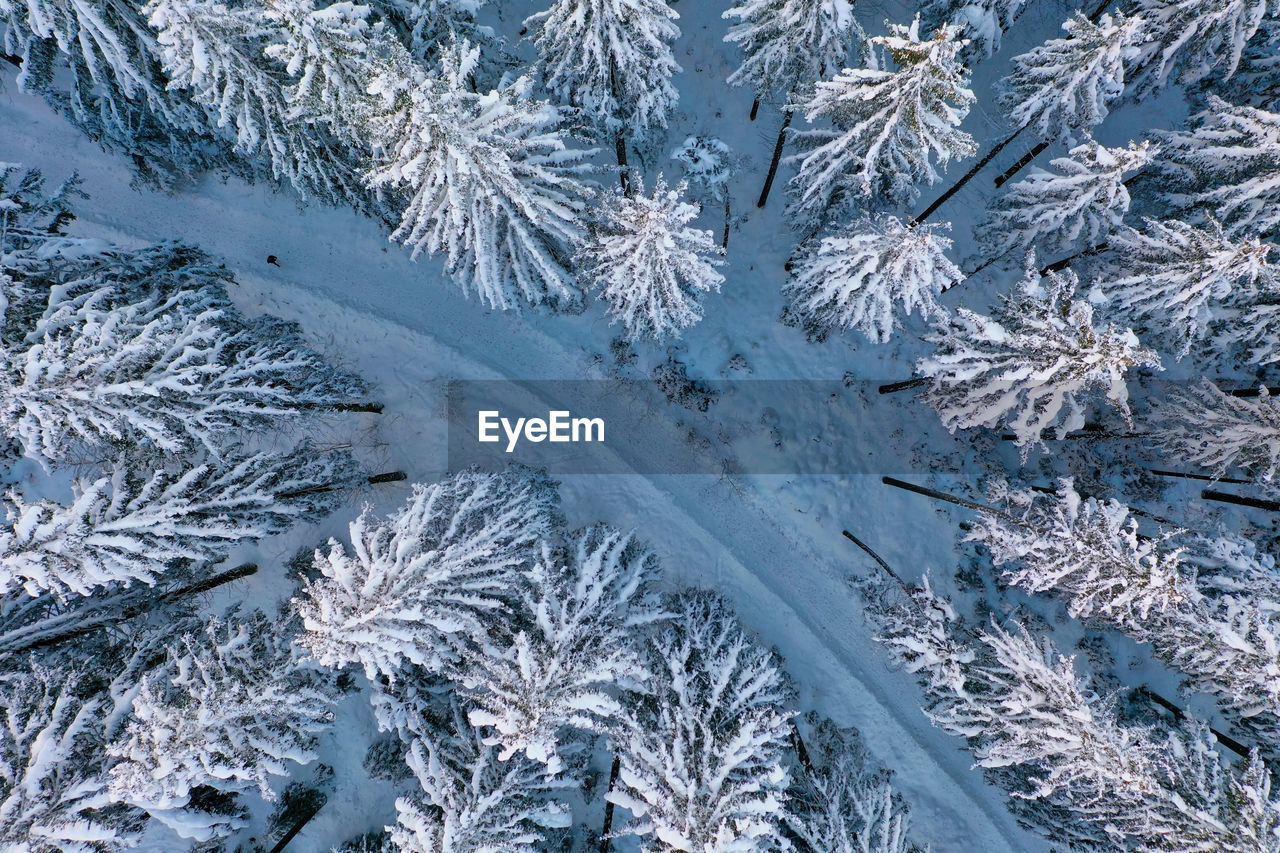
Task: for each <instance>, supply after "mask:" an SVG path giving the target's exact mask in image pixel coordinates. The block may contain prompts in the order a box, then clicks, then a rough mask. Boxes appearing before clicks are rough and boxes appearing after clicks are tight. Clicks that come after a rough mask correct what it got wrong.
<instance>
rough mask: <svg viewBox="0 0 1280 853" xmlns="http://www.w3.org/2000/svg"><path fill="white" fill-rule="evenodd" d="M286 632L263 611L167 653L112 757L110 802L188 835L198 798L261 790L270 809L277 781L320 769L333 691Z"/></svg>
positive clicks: (216, 624)
mask: <svg viewBox="0 0 1280 853" xmlns="http://www.w3.org/2000/svg"><path fill="white" fill-rule="evenodd" d="M282 627H283V626H281V625H280V624H279V623H276V622H273V621H272V620H270V619H268V618H267V617H266V616H265V615H264V614H262V613H261V612H260V611H254V612H252V613H249V614H246V615H243V616H241V615H239V614H231V615H230V616H229V618H226V619H218V618H215V619H213V620H211V621H210V622H209V623H208V624H207V626H206V627H205V630H204V632H203V635H202V636H201V635H190V634H188V635H186V636H183V637H182V638H181V639H180V640H179V641H178V642H177V643H176V644H175V645H174V646H173V647H172V648H171V649H170V651H169V659H168V662H167V663H166V664H165V666H164V667H163V668H162V669H161V670H158V671H156V672H154V673H151V674H149V675H147V676H146V677H145V678H144V679H143V680H142V682H141V685H140V688H139V690H138V692H137V695H136V697H135V698H134V699H133V720H132V721H131V722H130V723H129V725H128V727H127V729H126V730H125V732H124V734H123V736H122V737H121V738H120V739H119V740H117V741H116V742H115V743H113V744H112V745H111V746H110V748H109V750H108V751H109V752H110V754H111V755H112V756H115V757H116V758H118V759H120V760H119V762H118V763H117V764H116V765H115V766H114V767H113V768H112V769H111V784H110V794H111V796H112V798H113V799H115V800H116V801H119V802H126V803H129V804H131V805H133V806H136V807H139V808H142V809H145V810H146V811H147V812H148V813H150V814H151V815H152V817H154V818H156V819H157V820H160V821H161V822H165V823H168V824H170V825H171V826H172V827H173V828H175V829H177V830H178V831H179V832H180V833H181V832H182V831H183V829H184V827H185V823H186V821H185V820H184V818H183V816H182V815H181V812H182V810H183V809H184V807H185V806H187V805H189V804H190V802H191V796H192V789H193V788H196V787H198V786H201V785H208V786H212V787H214V788H216V789H218V790H220V791H236V792H238V791H245V790H253V789H256V790H257V791H258V793H259V794H260V795H261V796H262V797H263V798H264V799H267V800H272V799H274V798H275V794H274V793H273V792H272V790H271V788H270V787H269V782H270V779H271V777H272V776H287V775H289V773H290V765H293V764H308V763H310V762H312V761H314V760H315V758H316V753H315V746H316V735H317V733H319V732H321V731H323V730H325V729H326V728H327V727H328V725H329V723H330V722H331V721H332V719H333V712H332V706H333V704H334V703H335V702H336V699H337V697H336V691H335V690H334V688H333V687H332V685H331V683H330V681H329V680H328V678H327V677H326V676H324V675H322V674H320V673H318V672H316V671H314V670H308V669H305V668H302V667H300V666H299V665H298V664H297V663H296V662H295V661H294V659H293V653H292V649H291V645H290V637H289V635H288V633H287V631H282V630H281V628H282ZM171 815H172V817H171Z"/></svg>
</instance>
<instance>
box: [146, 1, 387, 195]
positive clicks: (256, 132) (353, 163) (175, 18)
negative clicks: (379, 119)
mask: <svg viewBox="0 0 1280 853" xmlns="http://www.w3.org/2000/svg"><path fill="white" fill-rule="evenodd" d="M264 10H265V7H264V6H261V5H257V4H251V5H230V6H229V5H227V4H225V3H222V2H218V0H213V1H212V2H210V0H152V2H150V3H148V4H147V5H146V7H145V9H144V11H145V14H146V15H147V19H148V21H149V22H150V24H151V26H152V27H153V28H154V29H155V31H156V33H157V38H158V40H159V43H160V48H161V57H162V60H163V65H164V69H165V72H166V73H167V75H168V77H169V80H170V85H171V86H173V87H175V88H181V89H185V90H189V97H190V98H191V99H192V100H193V101H194V102H195V103H197V104H202V105H204V106H206V107H208V108H209V110H210V111H211V112H212V113H213V114H214V115H215V116H216V117H217V121H218V123H219V125H220V126H224V127H230V128H231V129H233V130H234V132H235V140H236V148H237V150H239V151H240V152H242V153H243V154H245V155H246V156H249V157H260V158H262V159H263V160H265V161H267V162H268V163H270V165H271V174H272V176H273V177H274V178H275V179H276V180H278V181H282V182H285V183H288V184H289V185H291V186H292V187H293V188H294V189H295V190H296V191H297V192H298V193H300V194H301V195H302V196H303V197H304V198H316V199H319V200H321V201H323V202H326V203H328V204H342V205H352V206H354V207H356V208H358V209H362V210H373V209H374V204H373V202H372V200H371V199H370V198H369V196H368V194H367V192H366V190H365V188H364V187H363V185H362V181H361V172H362V171H363V170H364V168H365V164H364V160H365V157H364V156H363V154H362V153H361V152H359V151H358V150H355V149H352V148H349V147H348V146H345V145H343V144H342V143H340V142H338V141H337V140H336V139H334V138H333V137H332V136H330V135H329V134H328V133H326V132H324V131H323V130H321V129H320V128H317V127H316V126H315V125H314V124H309V123H307V122H304V121H300V120H298V119H297V118H295V116H294V113H293V110H291V108H290V106H289V104H288V102H287V101H286V100H285V90H286V87H287V78H286V76H285V75H284V74H283V73H280V72H279V71H277V69H276V67H275V64H274V63H273V62H272V61H271V60H270V59H268V57H267V55H266V52H267V50H268V49H269V48H270V47H271V46H272V44H273V39H274V32H275V30H276V28H275V27H274V26H273V25H272V22H271V21H270V20H269V19H268V18H267V17H266V15H265V11H264Z"/></svg>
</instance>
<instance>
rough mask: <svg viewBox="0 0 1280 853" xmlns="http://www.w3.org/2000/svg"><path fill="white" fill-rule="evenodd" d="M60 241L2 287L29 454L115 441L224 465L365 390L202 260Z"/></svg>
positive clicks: (4, 333)
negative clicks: (252, 308) (205, 455)
mask: <svg viewBox="0 0 1280 853" xmlns="http://www.w3.org/2000/svg"><path fill="white" fill-rule="evenodd" d="M61 240H62V238H57V237H49V236H48V235H46V236H45V237H44V238H42V239H41V240H40V241H39V242H33V244H32V245H31V247H30V249H29V252H27V253H25V254H26V257H27V258H28V259H29V261H23V260H21V259H20V260H19V261H17V263H19V264H21V265H22V266H23V267H24V270H23V275H22V276H21V277H20V278H17V279H14V278H9V279H7V280H4V281H0V289H2V291H0V292H2V293H3V297H4V305H3V318H4V324H3V328H2V329H0V344H3V353H0V425H3V427H4V428H5V429H6V431H8V432H9V433H10V434H13V435H15V436H16V437H17V438H18V439H19V440H20V441H21V442H22V443H23V445H24V446H25V448H26V450H27V453H28V454H30V455H33V456H42V457H44V458H46V459H50V460H59V459H62V458H64V457H65V456H66V455H68V454H71V453H73V452H74V451H75V450H77V449H78V447H79V446H81V445H84V444H88V445H102V444H107V443H110V444H117V445H132V444H139V445H143V446H146V447H152V448H155V449H157V450H160V451H168V452H176V451H181V450H187V449H192V448H203V449H204V450H207V451H208V452H210V453H212V454H215V455H216V454H219V453H221V452H222V450H223V448H224V447H225V446H226V445H227V444H228V442H230V441H234V439H235V437H236V436H237V435H238V434H242V433H243V432H244V431H245V430H248V429H262V428H266V427H268V426H271V425H276V424H279V423H280V422H282V421H286V420H293V419H296V418H298V417H300V416H301V415H302V414H303V412H305V411H308V410H312V409H317V408H320V409H323V408H325V407H331V406H333V405H336V404H338V403H340V402H349V401H350V400H352V399H353V398H355V397H357V396H358V395H359V394H361V393H363V390H364V389H363V383H362V382H361V381H360V380H359V378H358V377H356V376H354V375H352V374H350V373H348V372H346V371H340V370H336V369H334V368H333V367H331V366H329V365H328V364H326V363H325V361H324V359H323V358H322V357H321V356H320V354H319V353H317V352H315V351H314V350H312V349H310V348H309V347H307V346H306V345H305V344H304V343H303V341H302V335H301V332H300V330H299V328H298V327H297V326H296V325H294V324H291V323H286V322H283V321H281V320H277V319H275V318H271V317H266V318H260V319H257V320H253V321H246V320H245V319H244V318H242V317H241V316H240V314H239V312H238V311H236V309H235V308H234V307H233V306H232V305H231V303H230V300H229V299H228V298H227V294H226V289H225V284H226V282H227V281H229V280H230V277H229V275H228V273H227V272H226V270H224V269H221V268H219V267H215V266H214V265H213V264H212V263H211V262H210V261H209V259H208V258H207V257H206V256H204V255H203V254H201V253H200V252H198V251H196V250H194V249H191V248H189V247H186V246H181V245H176V244H160V245H157V246H151V247H148V248H144V249H140V250H137V251H125V250H121V249H116V248H112V247H105V250H104V249H98V250H96V251H92V252H87V253H81V252H79V251H75V252H72V253H71V254H72V255H73V257H74V256H77V255H84V256H83V257H75V259H74V260H71V261H66V260H63V259H60V256H59V254H58V251H57V250H58V249H59V247H60V245H61V242H60V241H61ZM55 283H56V284H57V286H56V287H55V286H52V285H54V284H55Z"/></svg>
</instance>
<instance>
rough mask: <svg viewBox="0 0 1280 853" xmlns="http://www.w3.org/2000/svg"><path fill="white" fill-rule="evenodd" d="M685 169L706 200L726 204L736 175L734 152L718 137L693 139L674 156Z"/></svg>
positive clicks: (691, 181)
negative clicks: (730, 183)
mask: <svg viewBox="0 0 1280 853" xmlns="http://www.w3.org/2000/svg"><path fill="white" fill-rule="evenodd" d="M671 159H672V160H678V161H679V162H680V166H681V168H683V170H684V178H685V180H686V181H687V182H688V183H689V184H690V185H692V186H693V187H694V188H695V189H697V190H698V192H699V194H700V195H701V196H703V197H710V198H712V199H715V200H716V201H724V200H725V199H726V198H727V196H728V193H729V187H728V184H729V178H730V177H732V176H733V171H734V170H733V166H734V162H733V161H734V158H733V150H732V149H730V148H729V146H728V145H726V144H725V143H724V140H722V139H718V138H717V137H714V136H690V137H689V138H688V139H686V140H685V141H684V142H682V143H681V144H680V147H679V148H677V149H676V150H675V151H673V152H672V153H671Z"/></svg>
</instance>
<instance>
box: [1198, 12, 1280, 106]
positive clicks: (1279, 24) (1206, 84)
mask: <svg viewBox="0 0 1280 853" xmlns="http://www.w3.org/2000/svg"><path fill="white" fill-rule="evenodd" d="M1278 71H1280V16H1276V17H1266V18H1263V19H1262V21H1261V23H1260V24H1259V26H1258V32H1257V33H1255V34H1254V36H1253V38H1252V39H1250V40H1249V42H1248V44H1246V45H1245V48H1244V51H1243V52H1242V53H1241V55H1240V66H1239V68H1238V70H1237V71H1236V73H1235V74H1233V75H1231V78H1230V79H1229V80H1225V81H1223V80H1214V79H1212V78H1209V79H1207V80H1202V81H1200V83H1199V84H1198V86H1197V89H1198V90H1200V91H1206V93H1207V91H1213V92H1216V93H1217V94H1218V95H1219V96H1221V97H1222V98H1224V99H1225V100H1227V101H1230V102H1231V103H1233V104H1241V105H1244V106H1251V107H1261V108H1262V109H1264V110H1269V111H1271V112H1277V111H1280V73H1277V72H1278Z"/></svg>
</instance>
